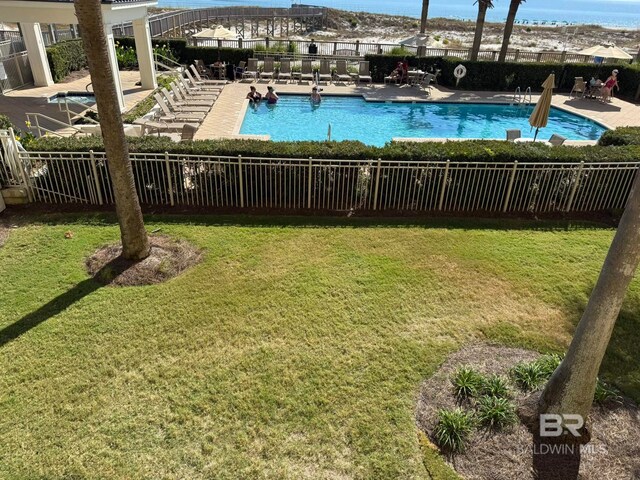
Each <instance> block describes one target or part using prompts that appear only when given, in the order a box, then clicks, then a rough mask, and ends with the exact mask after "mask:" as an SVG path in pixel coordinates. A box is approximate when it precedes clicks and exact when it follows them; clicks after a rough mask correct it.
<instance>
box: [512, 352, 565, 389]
mask: <svg viewBox="0 0 640 480" xmlns="http://www.w3.org/2000/svg"><path fill="white" fill-rule="evenodd" d="M561 361H562V357H561V356H560V355H544V356H542V357H540V358H539V359H537V360H535V361H533V362H522V363H518V364H517V365H515V366H514V367H513V368H512V369H511V376H512V377H513V379H514V381H515V382H516V384H517V385H518V386H519V387H520V388H521V389H523V390H524V391H527V392H529V391H533V390H537V389H538V388H540V386H542V385H543V384H544V383H545V382H546V381H547V380H549V378H550V377H551V375H552V374H553V372H554V371H555V370H556V368H557V367H558V365H560V362H561Z"/></svg>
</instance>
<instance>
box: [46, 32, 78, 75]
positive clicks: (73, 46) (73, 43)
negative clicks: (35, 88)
mask: <svg viewBox="0 0 640 480" xmlns="http://www.w3.org/2000/svg"><path fill="white" fill-rule="evenodd" d="M47 60H48V62H49V68H50V69H51V75H52V76H53V81H54V82H59V81H61V80H63V79H64V78H65V77H66V76H67V75H69V74H70V73H71V72H75V71H76V70H82V69H83V68H86V67H87V57H86V56H85V55H84V50H83V46H82V40H81V39H75V40H67V41H64V42H59V43H56V44H55V45H51V46H50V47H47Z"/></svg>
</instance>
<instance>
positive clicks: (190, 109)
mask: <svg viewBox="0 0 640 480" xmlns="http://www.w3.org/2000/svg"><path fill="white" fill-rule="evenodd" d="M160 93H161V94H162V95H163V96H164V99H165V100H166V101H167V103H168V104H169V109H170V110H171V111H172V112H174V113H178V112H179V113H185V112H186V113H194V112H200V113H207V112H208V111H209V110H211V107H206V106H194V105H178V103H177V102H176V101H175V100H174V99H173V96H172V95H171V94H170V93H169V92H168V91H167V89H166V88H164V87H163V88H161V89H160Z"/></svg>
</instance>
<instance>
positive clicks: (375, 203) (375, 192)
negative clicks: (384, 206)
mask: <svg viewBox="0 0 640 480" xmlns="http://www.w3.org/2000/svg"><path fill="white" fill-rule="evenodd" d="M380 170H382V159H381V158H379V159H378V165H377V166H376V186H375V187H374V189H373V209H374V210H377V209H378V190H379V188H380Z"/></svg>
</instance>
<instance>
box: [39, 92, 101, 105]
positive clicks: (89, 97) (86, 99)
mask: <svg viewBox="0 0 640 480" xmlns="http://www.w3.org/2000/svg"><path fill="white" fill-rule="evenodd" d="M65 97H67V98H69V100H72V101H73V102H75V103H86V104H87V105H91V104H92V103H96V96H95V95H94V94H93V93H88V92H59V93H56V94H55V95H53V96H51V97H49V103H64V99H65Z"/></svg>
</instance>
